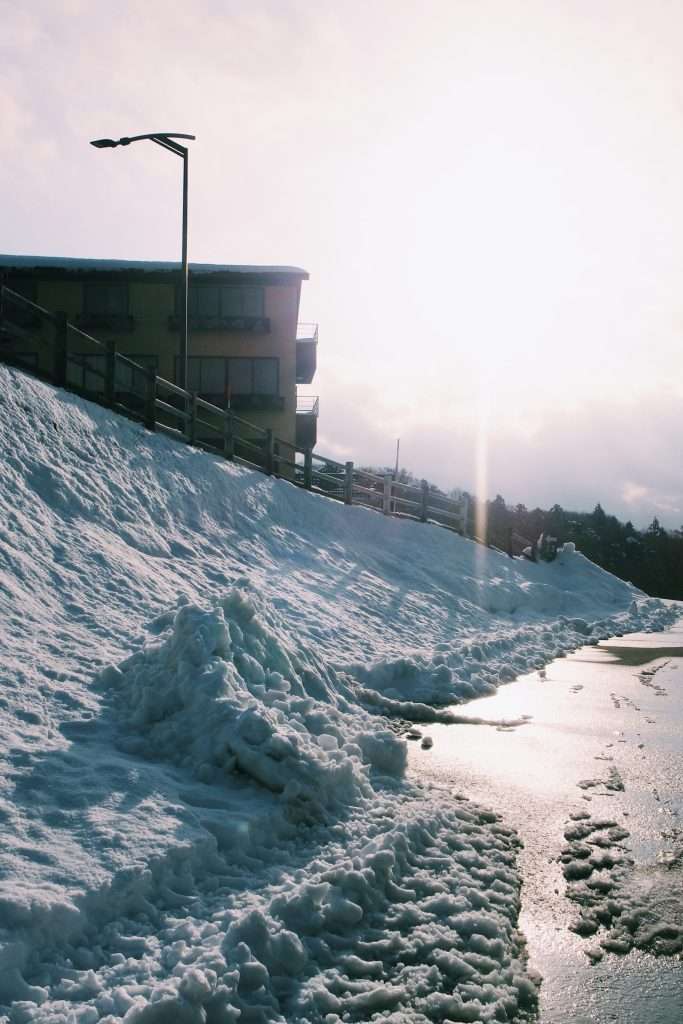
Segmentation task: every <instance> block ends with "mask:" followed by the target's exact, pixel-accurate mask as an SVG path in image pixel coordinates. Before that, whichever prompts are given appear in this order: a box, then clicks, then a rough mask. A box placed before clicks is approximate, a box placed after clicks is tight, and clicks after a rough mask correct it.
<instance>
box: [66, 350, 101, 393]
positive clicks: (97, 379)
mask: <svg viewBox="0 0 683 1024" xmlns="http://www.w3.org/2000/svg"><path fill="white" fill-rule="evenodd" d="M105 370H106V358H105V356H100V355H93V354H92V353H90V352H88V353H84V352H70V353H69V356H68V359H67V364H66V381H67V384H71V386H72V387H75V388H81V389H82V390H83V391H93V392H95V393H97V394H102V393H103V392H104V373H105Z"/></svg>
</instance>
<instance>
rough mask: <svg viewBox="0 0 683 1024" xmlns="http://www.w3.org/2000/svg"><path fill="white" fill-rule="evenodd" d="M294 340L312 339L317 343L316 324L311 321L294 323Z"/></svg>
mask: <svg viewBox="0 0 683 1024" xmlns="http://www.w3.org/2000/svg"><path fill="white" fill-rule="evenodd" d="M296 340H297V341H312V342H313V343H314V344H316V345H317V343H318V325H317V324H311V323H301V324H297V325H296Z"/></svg>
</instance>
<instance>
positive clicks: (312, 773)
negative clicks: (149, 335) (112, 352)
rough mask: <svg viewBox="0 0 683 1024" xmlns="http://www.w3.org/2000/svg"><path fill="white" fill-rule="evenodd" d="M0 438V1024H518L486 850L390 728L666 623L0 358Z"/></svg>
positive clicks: (518, 975)
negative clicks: (240, 462)
mask: <svg viewBox="0 0 683 1024" xmlns="http://www.w3.org/2000/svg"><path fill="white" fill-rule="evenodd" d="M0 433H1V436H2V447H1V449H0V450H1V452H2V454H1V456H0V457H1V458H2V483H1V485H0V505H1V516H0V637H1V640H2V643H1V647H0V746H1V748H2V758H3V773H2V777H1V779H0V821H2V838H3V841H2V844H1V846H0V1015H2V1014H5V1015H7V1019H8V1020H9V1021H10V1022H12V1024H24V1022H28V1021H40V1022H45V1024H58V1022H62V1024H72V1022H74V1024H75V1022H78V1024H94V1022H96V1021H104V1022H106V1024H114V1022H117V1021H120V1020H125V1021H126V1022H128V1024H130V1022H142V1024H155V1022H164V1021H170V1022H174V1021H178V1022H192V1024H193V1022H204V1021H206V1022H208V1024H223V1022H235V1021H241V1022H242V1024H245V1022H261V1021H263V1022H265V1021H275V1022H279V1021H290V1022H291V1021H297V1022H299V1021H300V1022H302V1024H306V1022H309V1024H313V1022H323V1021H324V1022H326V1024H335V1022H339V1021H341V1020H344V1021H369V1020H374V1019H377V1020H380V1019H381V1020H383V1021H390V1022H395V1024H398V1022H399V1021H400V1022H408V1021H415V1022H427V1021H506V1020H507V1021H512V1020H517V1019H524V1018H525V1016H527V1015H528V1014H529V1013H531V1012H532V1010H533V1006H534V1001H535V991H536V989H535V985H536V982H537V979H535V978H533V977H530V976H529V973H528V971H527V970H526V967H525V959H524V943H523V938H522V936H520V934H519V932H518V931H517V928H516V922H517V914H518V909H519V877H518V874H517V871H516V866H515V863H516V860H515V854H516V847H517V840H516V837H515V836H514V834H512V833H511V832H510V831H509V830H508V829H507V828H506V827H505V824H504V823H502V822H500V821H498V820H497V819H496V816H495V815H493V814H491V813H490V812H488V811H487V810H485V809H483V808H480V807H477V806H474V805H473V804H471V803H470V802H469V801H467V800H465V799H464V798H463V797H459V798H455V797H452V796H450V795H449V794H447V793H445V792H443V791H439V790H433V789H429V788H427V787H422V786H420V785H419V784H418V783H417V782H415V781H414V780H411V779H409V778H406V776H405V765H406V745H405V739H404V738H403V736H402V733H404V732H405V729H406V727H407V723H408V722H410V721H412V722H416V721H430V720H435V719H440V720H445V721H448V720H449V719H450V720H452V719H453V718H454V717H456V716H458V715H460V714H461V711H460V710H458V711H454V710H453V706H454V705H455V704H458V703H461V702H463V701H466V700H467V699H469V698H471V697H473V696H480V695H483V694H486V693H489V692H492V691H493V690H494V689H495V687H497V686H498V685H500V684H501V683H504V682H506V681H509V680H511V679H513V678H514V677H515V676H517V675H519V674H521V673H524V672H528V671H531V670H533V669H536V668H540V667H541V666H542V665H544V664H545V663H547V662H548V661H549V660H550V659H552V658H553V657H555V656H557V655H558V654H561V653H562V652H564V651H567V650H570V649H573V648H575V647H577V646H579V645H581V644H584V643H589V642H595V641H597V639H598V638H600V637H606V636H609V635H612V634H614V633H621V632H627V631H635V630H657V629H661V628H664V627H665V626H667V625H669V624H670V623H672V622H673V621H674V620H675V619H676V618H677V616H678V614H679V610H678V609H677V608H676V607H675V606H673V605H671V604H667V603H665V602H662V601H659V600H654V599H650V598H647V597H645V596H644V595H642V594H640V593H639V592H638V591H636V590H634V589H633V588H632V587H631V586H630V585H628V584H625V583H623V582H621V581H619V580H617V579H616V578H614V577H613V576H610V575H609V574H608V573H606V572H604V571H602V570H600V569H599V568H597V567H596V566H595V565H593V564H592V563H590V562H588V561H587V560H586V559H585V558H583V557H582V556H581V555H580V554H579V553H577V552H574V551H571V550H569V549H567V550H566V551H564V552H563V553H562V554H561V556H560V558H559V559H558V560H557V561H556V562H554V563H552V564H541V565H535V564H532V563H530V562H527V561H524V560H522V559H509V558H507V557H506V556H503V555H500V554H498V553H496V552H492V551H489V550H487V549H485V548H483V547H481V546H478V545H476V544H474V543H472V542H471V541H468V540H465V539H463V538H460V537H458V536H456V535H454V534H452V533H449V532H447V531H445V530H442V529H439V528H437V527H435V526H429V525H424V524H420V523H414V522H408V521H402V520H397V519H389V518H385V517H383V516H381V515H379V514H377V513H375V512H372V511H370V510H366V509H361V508H357V507H350V508H349V507H345V506H342V505H340V504H337V503H335V502H332V501H330V500H328V499H325V498H323V497H320V496H316V495H312V494H308V493H306V492H303V491H301V490H298V489H296V488H295V487H293V486H292V485H290V484H288V483H286V482H284V481H277V480H274V479H269V478H267V477H265V476H263V475H261V474H258V473H255V472H251V471H248V470H246V469H244V468H241V467H237V466H234V465H231V464H229V463H226V462H225V461H223V460H221V459H218V458H214V457H211V456H209V455H206V454H204V453H201V452H198V451H195V450H192V449H190V448H188V447H185V446H182V445H178V444H175V443H174V442H172V441H170V440H168V439H166V438H164V437H163V436H160V435H154V434H150V433H148V432H146V431H145V430H144V429H142V428H141V427H139V426H137V425H135V424H132V423H130V422H128V421H126V420H125V419H123V418H120V417H117V416H115V415H112V414H111V413H109V412H107V411H106V410H104V409H100V408H98V407H97V406H95V405H92V404H90V403H87V402H84V401H82V400H80V399H78V398H76V397H74V396H70V395H67V394H65V393H61V392H58V391H56V390H55V389H53V388H51V387H49V386H47V385H44V384H42V383H40V382H38V381H35V380H32V379H31V378H29V377H27V376H24V375H23V374H21V373H19V372H16V371H13V370H10V369H7V368H6V367H2V366H0ZM462 713H463V714H466V708H465V709H462Z"/></svg>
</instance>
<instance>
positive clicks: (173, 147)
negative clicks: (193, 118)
mask: <svg viewBox="0 0 683 1024" xmlns="http://www.w3.org/2000/svg"><path fill="white" fill-rule="evenodd" d="M195 138H196V136H195V135H184V134H182V133H181V132H152V133H150V134H148V135H131V136H124V137H123V138H122V139H93V140H92V142H91V143H90V145H91V146H95V148H96V149H114V148H115V147H116V146H130V144H131V142H140V140H141V139H149V140H150V141H151V142H156V144H157V146H162V147H163V149H167V150H168V151H169V153H175V154H176V156H179V157H181V159H182V161H183V243H182V270H181V288H180V296H181V307H180V359H179V364H180V366H179V373H178V381H177V383H178V384H179V385H180V387H181V388H186V387H187V333H188V332H187V286H188V267H187V146H182V145H181V144H180V143H179V142H175V141H174V140H175V139H195Z"/></svg>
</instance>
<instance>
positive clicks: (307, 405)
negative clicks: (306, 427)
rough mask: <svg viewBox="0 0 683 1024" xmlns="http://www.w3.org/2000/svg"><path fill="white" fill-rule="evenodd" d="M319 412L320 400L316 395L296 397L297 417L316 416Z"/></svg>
mask: <svg viewBox="0 0 683 1024" xmlns="http://www.w3.org/2000/svg"><path fill="white" fill-rule="evenodd" d="M319 411H320V398H319V396H318V395H297V397H296V414H297V416H317V415H318V413H319Z"/></svg>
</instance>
